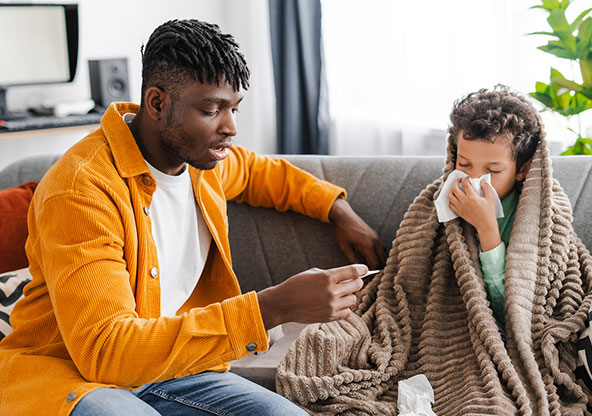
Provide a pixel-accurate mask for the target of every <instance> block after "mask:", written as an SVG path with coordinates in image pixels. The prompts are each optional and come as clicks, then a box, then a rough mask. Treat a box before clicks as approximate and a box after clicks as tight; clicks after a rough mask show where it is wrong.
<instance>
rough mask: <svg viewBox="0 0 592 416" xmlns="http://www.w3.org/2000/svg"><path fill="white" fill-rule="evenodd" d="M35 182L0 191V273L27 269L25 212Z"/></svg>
mask: <svg viewBox="0 0 592 416" xmlns="http://www.w3.org/2000/svg"><path fill="white" fill-rule="evenodd" d="M36 187H37V182H34V181H31V182H27V183H25V184H23V185H20V186H17V187H14V188H8V189H2V190H0V230H2V231H1V234H0V273H4V272H7V271H10V270H16V269H21V268H23V267H27V266H28V265H29V262H28V261H27V256H26V255H25V241H26V239H27V235H28V230H27V212H28V210H29V203H30V202H31V198H32V197H33V192H34V191H35V188H36Z"/></svg>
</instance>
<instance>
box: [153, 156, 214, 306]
mask: <svg viewBox="0 0 592 416" xmlns="http://www.w3.org/2000/svg"><path fill="white" fill-rule="evenodd" d="M146 164H147V165H148V168H149V169H150V173H151V174H152V176H154V179H156V191H155V192H154V194H153V195H152V203H151V205H150V218H151V222H152V236H153V237H154V242H155V244H156V252H157V255H158V264H159V269H160V273H159V279H160V314H161V316H175V315H176V314H177V311H178V310H179V308H180V307H181V306H182V305H183V304H184V303H185V301H186V300H187V299H188V298H189V296H190V295H191V293H193V289H195V285H196V284H197V282H198V281H199V277H200V276H201V273H202V271H203V268H204V266H205V263H206V260H207V257H208V251H209V249H210V244H211V242H212V235H211V234H210V230H209V229H208V226H207V225H206V223H205V221H204V219H203V215H202V213H201V210H200V208H199V205H198V204H197V203H196V201H195V197H194V195H193V188H192V186H191V178H190V177H189V171H188V169H187V168H185V170H184V171H183V173H181V174H180V175H177V176H171V175H167V174H166V173H163V172H161V171H159V170H158V169H156V168H155V167H154V166H152V165H150V164H149V163H148V162H146Z"/></svg>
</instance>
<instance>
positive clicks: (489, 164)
mask: <svg viewBox="0 0 592 416" xmlns="http://www.w3.org/2000/svg"><path fill="white" fill-rule="evenodd" d="M462 136H463V131H462V130H461V131H460V132H459V134H458V137H457V142H456V143H457V144H456V147H457V156H456V169H458V170H460V171H463V172H464V173H466V174H467V175H469V176H470V177H471V178H478V177H480V176H482V175H485V174H488V173H491V185H492V186H493V188H494V189H495V191H496V192H497V194H498V196H499V197H500V199H504V198H505V197H506V196H508V195H509V194H510V192H511V191H512V189H513V188H514V184H515V183H516V181H517V180H523V179H524V178H525V177H526V173H527V172H528V165H529V163H525V164H524V165H523V166H522V168H521V169H520V172H516V161H515V160H514V158H513V157H512V152H511V149H510V143H509V142H508V140H507V139H506V138H504V137H498V138H496V140H495V142H494V143H491V142H489V141H487V140H483V139H478V138H477V139H473V140H465V139H464V138H463V137H462Z"/></svg>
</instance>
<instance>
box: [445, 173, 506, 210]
mask: <svg viewBox="0 0 592 416" xmlns="http://www.w3.org/2000/svg"><path fill="white" fill-rule="evenodd" d="M466 176H469V175H467V174H466V173H464V172H463V171H460V170H454V171H452V172H450V175H448V178H447V179H446V181H445V182H444V185H442V191H441V192H440V195H439V196H438V198H436V200H435V201H434V204H435V205H436V212H437V213H438V221H439V222H446V221H450V220H453V219H455V218H456V217H458V215H456V214H455V213H454V212H453V211H452V210H451V209H450V207H449V206H448V205H449V202H448V195H449V194H450V191H451V190H452V186H453V185H454V183H455V182H456V181H458V180H459V179H460V178H465V177H466ZM469 181H470V182H471V185H473V189H475V191H476V192H477V193H478V194H479V196H483V189H481V182H482V181H483V182H485V183H487V184H489V185H491V174H490V173H488V174H486V175H483V176H481V177H480V178H469ZM460 187H461V189H462V184H461V185H460ZM491 189H492V190H493V196H494V199H495V217H496V218H503V216H504V209H503V208H502V202H501V201H500V199H499V196H498V195H497V192H496V191H495V188H493V186H492V187H491Z"/></svg>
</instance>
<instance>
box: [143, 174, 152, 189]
mask: <svg viewBox="0 0 592 416" xmlns="http://www.w3.org/2000/svg"><path fill="white" fill-rule="evenodd" d="M142 183H143V184H144V185H146V186H150V185H152V178H151V177H150V176H148V175H145V176H142Z"/></svg>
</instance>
